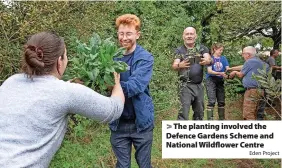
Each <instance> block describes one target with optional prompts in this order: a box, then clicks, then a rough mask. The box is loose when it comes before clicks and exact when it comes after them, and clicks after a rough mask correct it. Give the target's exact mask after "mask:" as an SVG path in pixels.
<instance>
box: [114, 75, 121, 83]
mask: <svg viewBox="0 0 282 168" xmlns="http://www.w3.org/2000/svg"><path fill="white" fill-rule="evenodd" d="M114 78H115V79H114V80H115V84H120V74H118V73H116V72H114Z"/></svg>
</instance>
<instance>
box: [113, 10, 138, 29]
mask: <svg viewBox="0 0 282 168" xmlns="http://www.w3.org/2000/svg"><path fill="white" fill-rule="evenodd" d="M121 24H123V25H128V26H134V27H135V30H137V31H140V27H141V23H140V19H139V18H138V17H137V16H136V15H132V14H125V15H121V16H119V17H118V18H117V19H116V28H118V27H119V26H120V25H121Z"/></svg>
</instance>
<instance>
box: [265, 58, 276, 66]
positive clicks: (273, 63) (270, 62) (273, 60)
mask: <svg viewBox="0 0 282 168" xmlns="http://www.w3.org/2000/svg"><path fill="white" fill-rule="evenodd" d="M266 63H268V65H269V66H275V65H276V63H275V59H274V58H273V57H268V58H267V60H266Z"/></svg>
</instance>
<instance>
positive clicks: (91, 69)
mask: <svg viewBox="0 0 282 168" xmlns="http://www.w3.org/2000/svg"><path fill="white" fill-rule="evenodd" d="M76 44H77V52H76V54H75V56H74V57H72V58H71V59H70V60H69V62H70V68H68V70H67V71H66V74H65V76H64V79H66V80H70V79H73V78H79V79H80V80H82V81H83V82H84V85H86V86H88V87H90V88H92V89H93V90H96V91H98V92H100V93H102V94H105V93H106V90H107V86H112V85H114V77H113V72H117V73H121V72H124V71H126V69H127V64H126V63H124V62H118V61H114V60H113V59H114V58H119V57H122V54H123V53H124V48H118V47H117V45H116V44H115V43H114V42H113V41H111V38H107V39H105V40H102V39H101V38H100V36H99V35H98V34H96V33H93V36H92V37H91V38H90V40H89V43H88V44H86V43H83V42H81V41H79V40H78V39H76Z"/></svg>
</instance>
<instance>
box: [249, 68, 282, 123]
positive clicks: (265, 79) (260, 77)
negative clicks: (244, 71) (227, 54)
mask: <svg viewBox="0 0 282 168" xmlns="http://www.w3.org/2000/svg"><path fill="white" fill-rule="evenodd" d="M252 78H253V79H255V80H256V81H257V82H258V85H259V88H260V89H261V90H264V92H265V96H264V97H263V98H262V99H263V100H264V101H265V102H266V103H268V104H269V106H270V107H271V108H272V109H273V110H274V111H275V112H276V113H277V114H278V115H279V116H280V118H281V111H280V109H275V108H274V107H273V105H272V104H270V103H269V102H272V101H274V100H275V99H278V100H279V101H278V102H281V96H282V93H281V80H280V79H277V80H275V79H274V77H273V76H272V69H270V70H269V71H267V68H266V66H264V67H263V69H258V74H253V75H252Z"/></svg>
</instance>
